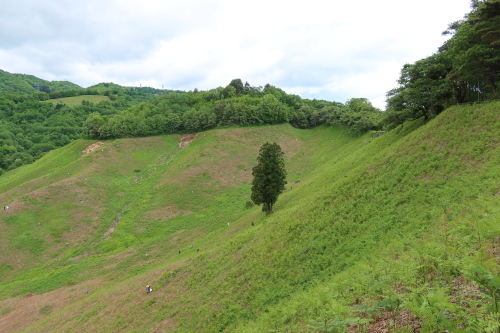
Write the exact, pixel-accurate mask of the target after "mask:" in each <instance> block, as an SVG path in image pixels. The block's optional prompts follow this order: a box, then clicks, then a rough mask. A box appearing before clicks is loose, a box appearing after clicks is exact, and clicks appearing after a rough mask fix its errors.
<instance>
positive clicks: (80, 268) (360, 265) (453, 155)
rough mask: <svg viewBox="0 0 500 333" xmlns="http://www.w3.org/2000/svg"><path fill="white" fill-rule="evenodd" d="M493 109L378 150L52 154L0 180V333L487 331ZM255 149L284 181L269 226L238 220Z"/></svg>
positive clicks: (343, 136) (281, 132) (78, 147)
mask: <svg viewBox="0 0 500 333" xmlns="http://www.w3.org/2000/svg"><path fill="white" fill-rule="evenodd" d="M499 108H500V104H499V103H491V104H484V105H482V106H468V107H454V108H451V109H449V110H447V111H446V112H444V113H443V114H442V115H440V116H439V117H438V118H436V119H434V120H433V121H431V122H430V123H428V124H425V125H423V126H420V127H419V125H420V124H419V123H413V124H406V125H405V126H404V128H402V129H401V128H400V129H396V130H394V131H392V132H390V133H388V134H386V135H384V136H382V137H378V138H372V137H371V136H370V135H369V134H367V135H364V136H360V137H358V136H352V135H351V134H349V133H348V132H346V131H345V130H343V129H339V128H328V127H319V128H316V129H314V130H298V129H294V128H292V127H290V126H288V125H282V126H268V127H262V128H248V129H227V130H214V131H208V132H204V133H199V134H198V136H197V137H196V138H195V139H194V140H193V141H192V143H191V144H190V145H189V147H187V148H183V149H179V148H178V142H179V136H175V135H174V136H166V137H154V138H144V139H130V140H126V139H122V140H114V141H108V142H105V143H104V144H103V145H102V146H99V147H98V148H96V149H95V150H93V151H92V152H90V153H89V154H87V155H85V156H80V152H81V151H82V150H83V149H84V148H85V147H87V146H88V145H90V144H91V143H92V142H91V141H83V140H81V141H77V142H75V143H72V144H71V145H69V146H66V147H64V148H61V149H59V150H56V151H53V152H51V153H49V154H47V155H46V156H45V157H44V158H42V159H41V160H40V161H38V162H36V163H35V164H33V165H29V166H25V167H22V168H20V169H16V170H14V171H12V172H9V173H7V174H4V175H2V177H0V193H1V194H0V201H2V202H5V204H9V205H10V206H11V209H9V210H8V211H3V212H2V215H1V217H0V231H1V233H2V235H8V237H1V239H0V250H1V251H2V253H3V255H2V256H1V257H0V282H1V285H0V329H1V330H2V331H31V332H32V331H37V332H38V331H68V332H69V331H74V330H77V329H78V330H81V331H104V332H113V331H130V332H150V331H174V330H175V331H179V332H198V331H199V332H216V331H238V332H267V331H280V332H282V331H283V332H284V331H292V332H315V331H343V330H347V329H349V327H350V329H351V331H360V332H361V331H364V330H368V331H373V330H375V329H376V328H382V329H386V330H393V331H394V330H398V331H401V332H404V331H408V332H410V331H412V330H414V329H420V330H421V331H423V332H428V331H431V330H434V329H438V330H439V329H441V330H446V329H448V330H449V331H459V329H462V328H463V329H465V328H468V327H478V330H479V331H481V329H483V330H484V329H485V327H494V325H495V324H494V323H495V322H496V321H495V320H496V317H495V316H496V315H497V314H495V311H494V309H490V308H489V307H488V304H489V303H491V304H493V303H492V298H491V297H489V296H488V295H482V296H481V294H480V292H479V287H480V286H482V287H484V288H486V289H485V290H486V291H487V290H493V289H492V288H494V285H493V284H492V283H493V282H488V281H490V280H488V279H487V278H486V280H484V279H481V277H485V276H486V277H487V276H492V277H495V276H497V277H498V272H499V268H498V267H499V266H498V265H499V262H498V258H499V255H500V249H499V248H498V241H499V240H500V239H499V236H498V235H499V234H500V233H499V232H500V230H499V226H498V219H499V217H500V209H499V207H500V205H499V201H500V168H499V165H500V164H499V162H500V161H499V159H500V154H499V151H498V150H499V148H498V143H499V141H500V140H499V134H500V126H499V123H500V122H499V120H500V119H499V113H498V110H499ZM265 141H276V142H277V143H278V144H280V145H281V147H282V148H283V150H284V151H285V154H286V155H285V158H286V163H287V169H288V172H289V177H288V181H289V184H288V185H287V190H286V192H285V193H283V194H282V195H281V196H280V199H279V200H278V202H277V204H276V210H275V212H274V213H273V214H271V215H269V216H265V215H264V214H263V213H262V212H261V211H260V207H253V208H246V207H245V203H246V202H247V201H248V199H249V196H250V182H251V168H252V166H253V165H255V158H256V156H257V154H258V148H259V146H260V145H261V144H262V143H263V142H265ZM298 180H300V182H296V181H298ZM252 222H253V223H254V226H252V225H251V223H252ZM38 223H40V225H38ZM191 245H192V246H193V247H191ZM198 249H199V251H198ZM178 251H181V253H180V254H179V253H178ZM488 274H489V275H488ZM492 281H493V280H492ZM146 284H149V285H152V286H153V289H154V292H153V293H152V294H149V295H148V294H146V293H145V291H144V288H145V285H146ZM86 288H89V289H90V293H89V294H86V293H84V292H83V290H84V289H86ZM488 288H489V289H488ZM30 291H31V292H34V294H35V295H34V296H31V297H28V296H27V294H28V293H29V292H30ZM490 294H491V293H490Z"/></svg>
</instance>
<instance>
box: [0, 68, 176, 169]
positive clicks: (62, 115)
mask: <svg viewBox="0 0 500 333" xmlns="http://www.w3.org/2000/svg"><path fill="white" fill-rule="evenodd" d="M0 75H1V77H0V84H2V85H3V86H4V87H5V89H3V90H1V89H0V174H1V173H2V172H3V171H5V170H12V169H14V168H16V167H19V166H21V165H24V164H28V163H32V162H33V161H35V160H36V159H38V158H40V157H41V156H43V155H44V154H45V153H47V152H49V151H51V150H52V149H55V148H58V147H62V146H64V145H67V144H68V143H70V142H72V141H73V140H75V139H79V138H81V137H82V136H81V135H82V131H83V127H82V125H83V122H84V121H85V119H87V117H88V116H89V115H90V114H92V113H95V112H98V113H99V114H102V115H110V114H116V113H120V112H121V111H124V110H126V109H128V108H130V107H131V106H133V105H136V104H139V103H143V102H145V101H148V100H151V99H153V98H156V96H157V95H159V94H164V93H168V92H172V90H159V89H154V88H150V87H141V88H133V87H130V88H128V87H122V86H119V85H117V84H112V83H100V84H98V85H95V86H92V87H89V88H87V89H82V88H80V87H78V86H77V85H74V84H70V83H69V82H67V83H68V84H65V85H59V84H56V83H57V82H48V81H44V80H41V79H38V78H36V77H34V76H30V75H21V74H10V73H7V72H4V71H1V72H0ZM39 86H40V87H41V86H44V87H46V89H45V88H44V89H39V92H34V91H36V90H38V87H39ZM18 87H25V88H26V89H24V90H23V89H17V88H18ZM30 87H31V88H30ZM33 87H35V88H33ZM33 89H35V90H33ZM7 92H12V93H7ZM77 96H78V97H80V99H81V100H82V101H81V102H80V103H79V105H74V103H72V102H70V101H71V98H74V97H77ZM85 96H87V97H85ZM93 96H104V97H105V99H103V100H102V101H100V102H98V103H91V102H89V100H93ZM53 100H54V101H57V102H55V103H50V102H51V101H53Z"/></svg>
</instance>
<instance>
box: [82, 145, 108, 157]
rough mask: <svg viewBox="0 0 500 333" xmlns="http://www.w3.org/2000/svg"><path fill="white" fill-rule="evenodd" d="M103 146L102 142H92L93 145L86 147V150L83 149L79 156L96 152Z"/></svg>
mask: <svg viewBox="0 0 500 333" xmlns="http://www.w3.org/2000/svg"><path fill="white" fill-rule="evenodd" d="M103 144H104V142H102V141H97V142H94V143H93V144H91V145H90V146H88V147H87V148H85V149H84V150H83V151H82V152H81V154H80V155H82V156H85V155H87V154H89V153H90V152H92V151H93V150H96V149H97V148H99V147H101V146H102V145H103Z"/></svg>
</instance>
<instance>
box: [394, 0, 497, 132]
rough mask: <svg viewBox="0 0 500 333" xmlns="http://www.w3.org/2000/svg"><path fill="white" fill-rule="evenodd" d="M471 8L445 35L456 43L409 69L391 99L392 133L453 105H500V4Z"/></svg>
mask: <svg viewBox="0 0 500 333" xmlns="http://www.w3.org/2000/svg"><path fill="white" fill-rule="evenodd" d="M471 7H472V10H471V12H470V13H469V14H467V15H466V16H465V18H464V19H463V20H460V21H456V22H453V23H451V24H450V25H449V27H448V29H447V30H446V31H444V32H443V34H444V35H451V38H450V39H449V40H447V41H446V42H445V43H444V44H443V45H442V46H441V47H440V48H439V50H438V51H437V53H436V54H434V55H432V56H430V57H427V58H425V59H421V60H418V61H417V62H415V63H413V64H406V65H404V66H403V68H402V70H401V76H400V78H399V80H398V83H399V87H397V88H395V89H392V90H391V91H389V92H388V93H387V112H386V115H385V124H386V126H387V127H388V128H392V127H395V126H398V125H400V124H402V123H404V122H405V121H407V120H412V119H417V118H424V119H426V120H427V119H430V118H432V117H434V116H436V115H438V114H439V113H441V112H442V111H443V110H444V109H445V108H447V107H448V106H451V105H453V104H457V103H468V102H477V101H484V100H494V99H498V97H499V96H498V82H499V80H500V0H487V1H486V0H485V1H480V0H472V1H471Z"/></svg>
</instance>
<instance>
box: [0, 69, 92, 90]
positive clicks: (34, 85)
mask: <svg viewBox="0 0 500 333" xmlns="http://www.w3.org/2000/svg"><path fill="white" fill-rule="evenodd" d="M73 89H83V88H82V87H80V86H79V85H77V84H74V83H72V82H69V81H46V80H43V79H40V78H38V77H36V76H33V75H26V74H12V73H9V72H6V71H3V70H1V69H0V94H17V95H26V94H32V93H36V92H39V91H43V92H47V93H50V92H54V91H64V90H73Z"/></svg>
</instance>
